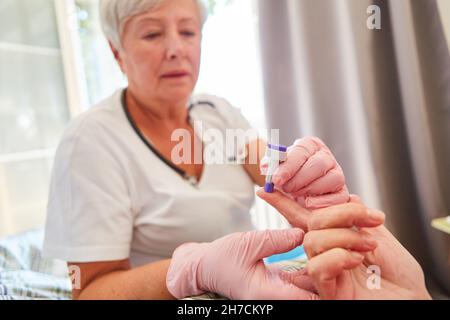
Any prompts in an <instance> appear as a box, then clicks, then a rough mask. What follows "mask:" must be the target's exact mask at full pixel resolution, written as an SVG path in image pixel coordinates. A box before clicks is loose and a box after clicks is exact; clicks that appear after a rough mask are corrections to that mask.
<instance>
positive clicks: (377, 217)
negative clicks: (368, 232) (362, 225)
mask: <svg viewBox="0 0 450 320" xmlns="http://www.w3.org/2000/svg"><path fill="white" fill-rule="evenodd" d="M384 218H385V215H384V213H383V212H381V211H377V210H369V219H370V220H373V221H382V220H384Z"/></svg>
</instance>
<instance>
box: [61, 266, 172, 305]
mask: <svg viewBox="0 0 450 320" xmlns="http://www.w3.org/2000/svg"><path fill="white" fill-rule="evenodd" d="M170 262H171V260H164V261H160V262H156V263H152V264H148V265H144V266H142V267H139V268H135V269H131V267H130V262H129V260H122V261H112V262H94V263H69V266H72V267H73V266H77V267H79V268H80V273H79V274H80V276H81V289H80V290H76V289H74V290H73V291H72V293H73V299H77V300H109V299H115V300H144V299H145V300H170V299H174V297H173V296H172V295H171V294H170V293H169V291H168V290H167V285H166V276H167V270H168V269H169V265H170Z"/></svg>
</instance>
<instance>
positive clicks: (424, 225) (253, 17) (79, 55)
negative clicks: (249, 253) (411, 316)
mask: <svg viewBox="0 0 450 320" xmlns="http://www.w3.org/2000/svg"><path fill="white" fill-rule="evenodd" d="M207 5H208V8H209V11H210V14H209V18H208V21H207V23H206V25H205V28H204V39H203V60H202V67H201V75H200V80H199V83H198V86H197V88H196V92H198V93H210V94H216V95H219V96H222V97H224V98H226V99H228V100H229V101H230V102H231V103H232V104H233V105H235V106H236V107H239V108H241V110H242V112H243V114H244V115H245V116H246V117H247V119H248V120H249V121H250V122H251V123H252V125H254V126H255V127H256V128H258V129H260V130H261V132H262V133H263V132H264V131H265V129H266V128H280V129H281V132H280V133H281V140H282V141H281V142H282V143H284V144H287V145H289V144H291V143H292V142H293V141H294V139H296V138H298V137H300V136H307V135H315V136H319V137H320V138H322V139H323V140H324V141H325V142H326V144H327V145H329V146H330V147H331V149H332V150H333V152H334V153H335V154H336V157H337V158H338V161H339V162H340V163H341V164H342V167H343V168H344V172H345V173H346V176H347V179H348V181H347V182H348V185H349V187H350V190H351V192H352V193H356V194H358V195H360V196H361V197H362V198H363V200H364V201H365V202H366V203H367V204H368V205H370V206H372V207H377V208H380V209H382V210H384V211H385V212H386V214H387V219H388V221H387V224H388V227H389V228H390V229H391V231H392V232H393V233H394V234H395V235H396V236H397V237H398V239H399V240H400V241H401V242H402V243H403V244H404V245H405V246H406V247H407V249H408V250H410V252H412V253H413V255H414V256H415V257H416V258H417V259H418V260H419V262H420V263H421V264H422V266H423V267H424V269H425V272H426V277H427V282H428V284H429V287H430V288H431V290H432V291H433V293H434V294H435V296H442V297H446V296H448V295H449V294H450V236H449V235H446V234H444V233H443V232H440V231H438V230H435V229H433V228H432V227H431V226H430V223H431V220H433V219H435V218H438V217H444V216H448V215H450V55H449V48H450V41H449V40H450V0H209V1H207ZM374 5H375V6H376V7H374ZM377 8H378V9H379V11H377V10H378V9H377ZM374 14H378V16H376V17H378V18H379V21H377V22H379V24H380V25H379V26H378V27H379V28H375V29H373V28H370V27H369V26H370V25H371V24H370V22H374V20H373V15H374ZM123 86H126V79H125V78H124V77H123V75H122V74H121V73H120V71H119V69H118V67H117V66H116V64H115V62H114V59H113V57H112V54H111V53H110V51H109V48H108V46H107V43H106V41H105V39H104V38H103V34H102V32H101V28H100V24H99V17H98V0H0V237H5V236H10V235H14V234H17V233H20V232H22V231H26V230H29V229H32V228H36V227H40V226H42V225H43V224H44V221H45V215H46V204H47V197H48V186H49V179H50V173H51V168H52V159H53V155H54V152H55V149H56V147H57V145H58V142H59V139H60V138H61V135H62V133H63V131H64V128H65V127H66V126H67V124H68V122H69V121H70V120H71V119H73V118H75V117H76V116H78V115H79V114H80V113H82V112H83V111H86V110H88V109H89V107H90V106H91V105H93V104H95V103H96V102H98V101H100V100H101V99H103V98H105V97H107V96H109V95H110V94H112V93H113V92H114V91H115V90H116V89H117V88H119V87H123ZM253 214H254V217H255V221H256V224H257V225H258V227H259V228H267V227H269V228H275V227H282V226H285V224H286V222H285V221H283V220H282V219H280V218H279V217H278V215H277V214H275V213H273V212H271V211H270V209H269V208H267V207H266V206H264V204H262V203H259V202H258V203H257V204H256V206H255V208H254V212H253Z"/></svg>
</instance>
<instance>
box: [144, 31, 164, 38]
mask: <svg viewBox="0 0 450 320" xmlns="http://www.w3.org/2000/svg"><path fill="white" fill-rule="evenodd" d="M160 35H161V33H159V32H155V33H149V34H148V35H146V36H145V38H146V39H156V38H158V37H159V36H160Z"/></svg>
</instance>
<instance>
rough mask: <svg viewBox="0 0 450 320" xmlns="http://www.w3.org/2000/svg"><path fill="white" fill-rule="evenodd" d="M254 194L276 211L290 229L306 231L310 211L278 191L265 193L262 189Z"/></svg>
mask: <svg viewBox="0 0 450 320" xmlns="http://www.w3.org/2000/svg"><path fill="white" fill-rule="evenodd" d="M256 194H257V195H258V197H260V198H261V199H263V200H264V201H266V202H267V203H268V204H270V205H271V206H273V207H274V208H275V209H277V210H278V211H279V212H280V213H281V214H282V215H283V216H284V217H285V218H286V220H287V221H288V222H289V224H290V225H291V226H292V227H294V228H300V229H303V230H304V231H305V232H306V231H307V227H308V219H309V217H310V215H311V212H310V211H308V210H306V209H305V208H303V207H302V206H300V205H299V204H298V203H297V202H295V201H294V200H292V199H290V198H289V197H287V196H285V195H284V194H282V193H281V192H279V191H275V192H274V193H267V192H265V191H264V189H260V190H258V191H257V193H256Z"/></svg>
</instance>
